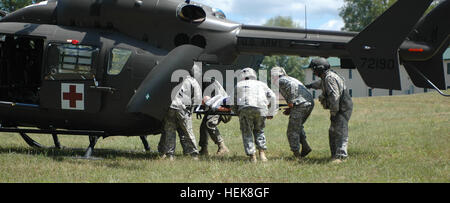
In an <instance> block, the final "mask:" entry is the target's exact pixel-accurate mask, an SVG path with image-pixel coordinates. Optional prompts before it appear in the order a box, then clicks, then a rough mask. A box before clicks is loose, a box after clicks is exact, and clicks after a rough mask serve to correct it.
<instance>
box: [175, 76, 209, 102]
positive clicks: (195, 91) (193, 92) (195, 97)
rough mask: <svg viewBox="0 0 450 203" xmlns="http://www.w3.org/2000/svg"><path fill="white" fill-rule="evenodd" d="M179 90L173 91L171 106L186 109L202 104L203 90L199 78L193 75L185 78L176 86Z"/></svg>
mask: <svg viewBox="0 0 450 203" xmlns="http://www.w3.org/2000/svg"><path fill="white" fill-rule="evenodd" d="M177 88H179V89H178V91H176V92H175V91H174V92H172V103H171V105H170V108H172V109H179V110H186V109H187V108H188V107H192V106H194V105H200V104H201V103H202V102H201V101H202V90H201V88H200V85H199V84H198V82H197V80H195V79H194V78H193V77H191V76H187V77H186V78H184V80H183V82H181V84H180V85H178V86H177V87H175V89H174V90H176V89H177Z"/></svg>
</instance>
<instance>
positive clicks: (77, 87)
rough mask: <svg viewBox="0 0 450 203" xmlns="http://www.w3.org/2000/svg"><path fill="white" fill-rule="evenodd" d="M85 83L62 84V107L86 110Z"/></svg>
mask: <svg viewBox="0 0 450 203" xmlns="http://www.w3.org/2000/svg"><path fill="white" fill-rule="evenodd" d="M83 94H84V84H67V83H62V84H61V108H62V109H71V110H84V95H83Z"/></svg>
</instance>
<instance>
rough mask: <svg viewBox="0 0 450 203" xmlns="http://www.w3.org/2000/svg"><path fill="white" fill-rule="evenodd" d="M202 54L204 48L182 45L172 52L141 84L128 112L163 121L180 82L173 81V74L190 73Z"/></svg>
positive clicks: (130, 102)
mask: <svg viewBox="0 0 450 203" xmlns="http://www.w3.org/2000/svg"><path fill="white" fill-rule="evenodd" d="M202 52H203V49H202V48H200V47H197V46H193V45H182V46H179V47H177V48H175V49H174V50H172V51H171V52H170V53H169V54H168V55H167V56H166V57H165V58H164V59H163V60H162V61H161V62H160V63H159V64H158V65H156V66H155V67H154V68H153V70H152V71H151V72H150V73H149V74H148V75H147V77H146V78H145V79H144V81H143V82H142V83H141V85H140V86H139V88H138V89H137V91H136V93H135V94H134V96H133V97H132V98H131V100H130V101H129V102H128V105H127V111H128V112H130V113H144V114H146V115H149V116H151V117H153V118H156V119H158V120H160V121H162V119H163V118H164V115H165V114H166V112H167V110H168V108H169V106H170V103H171V101H172V100H171V93H172V89H173V88H175V86H176V85H177V84H178V81H176V82H174V81H171V78H172V73H173V72H175V71H176V70H186V71H189V70H190V69H191V68H192V66H193V65H194V60H195V59H196V58H198V57H199V56H200V54H201V53H202Z"/></svg>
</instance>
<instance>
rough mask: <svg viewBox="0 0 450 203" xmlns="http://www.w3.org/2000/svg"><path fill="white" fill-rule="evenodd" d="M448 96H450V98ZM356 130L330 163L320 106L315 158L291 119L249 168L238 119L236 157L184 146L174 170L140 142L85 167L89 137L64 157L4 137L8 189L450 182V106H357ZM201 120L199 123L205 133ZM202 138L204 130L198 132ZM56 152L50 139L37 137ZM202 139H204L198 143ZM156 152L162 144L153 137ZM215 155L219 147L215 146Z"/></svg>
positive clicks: (274, 129)
mask: <svg viewBox="0 0 450 203" xmlns="http://www.w3.org/2000/svg"><path fill="white" fill-rule="evenodd" d="M447 93H449V92H448V91H447ZM353 101H354V103H355V107H354V113H353V116H352V118H351V121H350V124H349V150H348V151H349V156H350V158H349V159H348V160H347V161H346V162H345V163H343V164H339V165H335V164H331V163H330V152H329V147H328V127H329V124H330V121H329V113H328V111H325V110H323V109H322V108H321V107H320V104H319V105H316V108H315V110H314V111H313V113H312V115H311V117H310V119H309V120H308V122H307V123H306V124H305V131H306V133H307V136H308V140H309V142H310V145H311V147H312V148H313V152H312V153H311V154H310V155H309V156H308V158H307V159H306V160H305V161H303V162H298V161H296V160H295V159H294V158H293V157H292V153H291V152H290V150H289V145H288V142H287V138H286V128H287V121H288V118H287V117H286V116H283V115H281V114H279V115H277V116H276V117H275V118H274V120H271V121H268V122H267V126H266V130H265V131H266V137H267V142H268V148H269V150H268V153H267V156H268V158H269V162H268V163H257V164H251V163H249V162H248V161H247V157H246V156H245V153H244V148H243V144H242V138H241V135H240V131H239V123H238V120H237V119H236V118H233V120H232V121H231V122H230V123H228V124H225V125H224V124H221V125H220V126H219V128H220V130H221V132H222V134H223V135H224V138H225V141H226V143H227V146H228V147H229V148H230V150H231V152H230V153H229V154H228V155H227V156H224V157H218V156H215V155H211V156H209V157H206V158H201V159H200V161H198V162H196V161H193V160H192V159H191V158H189V157H184V156H182V155H181V154H182V152H181V146H180V145H179V140H177V157H176V160H175V161H174V162H171V161H168V160H160V159H159V157H158V154H157V153H145V152H143V146H142V144H141V142H140V139H139V138H137V137H129V138H128V137H111V138H107V139H100V140H99V143H98V144H97V146H96V150H95V151H94V156H97V157H102V158H103V160H97V161H92V160H78V159H73V158H71V157H72V156H82V155H83V154H84V149H85V148H86V147H87V146H88V144H89V143H88V138H87V137H83V136H63V135H61V136H60V141H61V143H62V144H63V145H64V146H66V147H68V148H67V149H64V150H60V151H58V150H51V149H45V150H38V149H32V148H30V147H28V146H27V145H26V144H25V142H24V141H23V140H22V139H21V138H20V136H18V135H17V134H13V133H4V134H1V135H0V141H1V143H0V182H113V183H116V182H152V183H161V182H169V183H173V182H182V183H186V182H188V183H192V182H194V183H198V182H214V183H217V182H218V183H228V182H246V183H247V182H249V183H254V182H256V183H260V182H264V183H265V182H270V183H291V182H294V183H297V182H444V183H449V182H450V170H449V165H450V125H449V124H450V100H449V99H448V98H444V97H442V96H439V95H437V94H436V93H427V94H418V95H412V96H395V97H377V98H355V99H354V100H353ZM199 124H200V122H199V120H195V121H194V129H198V127H199ZM196 135H197V136H198V130H197V131H196ZM31 137H33V138H34V139H36V140H37V141H39V142H41V143H42V144H45V145H52V143H53V142H52V139H51V136H49V135H31ZM197 138H198V137H197ZM148 140H149V142H150V144H151V147H152V149H153V150H155V149H156V146H157V143H158V141H159V136H149V137H148ZM209 149H210V154H213V152H214V151H215V150H216V149H217V147H216V146H215V145H214V144H213V143H212V142H210V146H209Z"/></svg>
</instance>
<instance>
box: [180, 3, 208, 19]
mask: <svg viewBox="0 0 450 203" xmlns="http://www.w3.org/2000/svg"><path fill="white" fill-rule="evenodd" d="M178 17H180V18H181V19H182V20H184V21H187V22H190V23H201V22H203V21H205V19H206V12H205V10H203V8H202V7H200V6H197V5H193V4H188V5H184V6H182V7H181V8H180V9H178Z"/></svg>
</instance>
